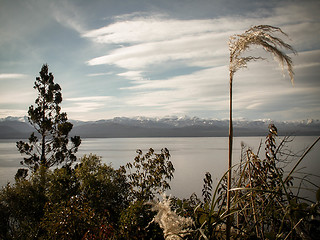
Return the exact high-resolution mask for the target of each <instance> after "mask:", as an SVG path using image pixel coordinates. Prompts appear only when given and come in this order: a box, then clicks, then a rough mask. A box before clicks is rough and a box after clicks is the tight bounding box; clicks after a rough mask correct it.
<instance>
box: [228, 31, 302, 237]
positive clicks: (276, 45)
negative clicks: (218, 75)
mask: <svg viewBox="0 0 320 240" xmlns="http://www.w3.org/2000/svg"><path fill="white" fill-rule="evenodd" d="M274 34H280V35H283V36H285V37H287V36H288V35H287V34H286V33H284V32H283V31H282V30H281V29H280V28H279V27H273V26H270V25H259V26H254V27H251V28H250V29H248V30H247V31H245V32H244V33H243V34H240V35H233V36H231V37H230V38H229V52H230V62H229V77H230V79H229V152H228V169H229V171H228V185H227V212H228V213H229V212H230V189H231V177H232V176H231V171H230V169H231V167H232V143H233V123H232V85H233V78H234V74H235V73H236V72H237V71H238V70H239V69H242V68H246V67H247V63H248V62H251V61H257V60H264V59H265V58H262V57H259V56H258V57H255V56H242V55H243V53H244V52H246V51H247V50H248V49H249V48H250V47H252V46H260V47H262V48H263V49H264V50H265V51H266V52H268V53H270V54H271V55H273V56H274V58H275V60H276V61H277V62H278V63H279V65H280V66H281V68H282V70H283V72H284V67H285V66H286V67H287V72H288V75H289V77H290V79H291V83H292V85H294V72H293V63H292V59H291V57H290V56H288V55H287V54H286V53H285V52H284V51H283V50H289V51H291V52H293V53H294V54H296V51H295V50H294V49H293V47H292V46H291V45H289V44H287V43H286V42H284V41H283V40H282V39H281V38H279V37H277V36H276V35H274ZM227 215H228V216H229V217H228V219H227V229H226V239H230V214H227Z"/></svg>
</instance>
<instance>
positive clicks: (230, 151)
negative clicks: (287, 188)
mask: <svg viewBox="0 0 320 240" xmlns="http://www.w3.org/2000/svg"><path fill="white" fill-rule="evenodd" d="M230 61H231V59H230ZM232 80H233V72H232V71H230V82H229V97H230V99H229V154H228V157H229V159H228V187H227V224H226V227H227V229H226V239H227V240H229V239H230V228H231V223H230V189H231V168H232V141H233V124H232Z"/></svg>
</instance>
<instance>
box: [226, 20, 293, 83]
mask: <svg viewBox="0 0 320 240" xmlns="http://www.w3.org/2000/svg"><path fill="white" fill-rule="evenodd" d="M276 32H278V33H281V34H282V35H285V36H287V34H286V33H284V32H283V31H282V30H281V29H280V28H278V27H273V26H269V25H259V26H254V27H251V28H250V29H249V30H247V31H246V32H245V33H243V34H241V35H234V36H231V37H230V40H229V51H230V66H229V70H230V74H232V75H233V74H234V73H235V72H236V71H237V70H238V69H240V68H246V67H247V62H250V61H256V60H263V58H261V57H252V56H249V57H241V55H242V53H243V52H245V51H246V50H247V49H248V48H249V47H250V46H251V45H258V46H262V47H263V49H264V50H265V51H266V52H269V53H271V54H272V55H273V56H274V57H275V59H276V60H277V61H278V62H279V64H280V66H281V67H282V69H283V68H284V65H286V66H287V70H288V74H289V76H290V79H291V83H292V85H293V79H294V77H293V75H294V73H293V69H292V60H291V58H290V57H289V56H288V55H286V54H285V53H284V52H283V51H281V50H280V49H281V48H283V49H287V50H290V51H292V52H293V53H296V51H295V50H294V49H293V48H292V46H290V45H289V44H287V43H285V42H284V41H283V40H282V39H280V38H278V37H276V36H274V35H273V33H276Z"/></svg>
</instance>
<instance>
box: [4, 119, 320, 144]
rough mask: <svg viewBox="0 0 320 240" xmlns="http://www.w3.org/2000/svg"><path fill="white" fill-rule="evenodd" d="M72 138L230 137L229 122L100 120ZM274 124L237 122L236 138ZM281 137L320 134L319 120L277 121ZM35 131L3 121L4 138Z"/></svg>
mask: <svg viewBox="0 0 320 240" xmlns="http://www.w3.org/2000/svg"><path fill="white" fill-rule="evenodd" d="M70 121H71V122H72V123H73V125H74V127H73V129H72V132H71V135H79V136H81V137H82V138H121V137H226V136H228V124H229V121H228V120H213V119H201V118H197V117H165V118H146V117H136V118H126V117H116V118H113V119H108V120H99V121H89V122H83V121H73V120H70ZM270 122H271V121H243V120H241V121H234V135H235V136H264V135H266V134H267V131H268V125H269V123H270ZM273 123H274V124H275V125H276V127H277V128H278V133H279V135H300V136H310V135H315V136H317V135H320V121H319V120H305V121H301V122H273ZM33 131H34V129H33V128H32V126H30V124H29V123H28V121H27V119H26V118H6V119H0V138H2V139H3V138H6V139H8V138H12V139H17V138H18V139H19V138H27V137H29V136H30V134H31V133H32V132H33Z"/></svg>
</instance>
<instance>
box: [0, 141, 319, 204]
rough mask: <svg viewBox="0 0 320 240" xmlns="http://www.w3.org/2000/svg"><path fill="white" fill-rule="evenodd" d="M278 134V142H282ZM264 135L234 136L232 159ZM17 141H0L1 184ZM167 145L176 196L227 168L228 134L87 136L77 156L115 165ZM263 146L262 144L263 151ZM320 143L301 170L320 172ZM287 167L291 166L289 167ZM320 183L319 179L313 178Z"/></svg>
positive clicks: (298, 145)
mask: <svg viewBox="0 0 320 240" xmlns="http://www.w3.org/2000/svg"><path fill="white" fill-rule="evenodd" d="M316 138H317V137H310V136H308V137H303V136H299V137H295V138H294V140H293V141H292V142H291V143H289V144H288V149H291V150H292V151H293V152H295V153H298V154H301V153H302V151H303V150H304V149H305V148H307V147H308V146H310V145H311V144H312V143H313V142H314V140H315V139H316ZM281 139H282V137H279V138H278V140H277V142H280V140H281ZM264 140H265V137H236V138H234V149H233V162H234V163H237V162H239V160H240V155H241V142H244V143H245V144H246V145H247V146H250V147H251V148H252V149H253V150H254V152H255V151H257V149H258V147H259V144H260V141H262V142H263V143H264ZM16 141H17V140H3V139H2V140H0V186H3V185H5V184H6V183H7V182H8V181H9V182H13V181H14V180H13V179H14V175H15V173H16V171H17V169H18V168H19V162H20V160H22V156H21V155H20V154H19V153H18V150H17V148H16V146H15V142H16ZM164 147H166V148H168V149H169V151H170V154H171V161H172V163H173V165H174V168H175V169H176V171H175V173H174V179H173V180H172V181H171V184H170V185H171V190H170V191H168V193H171V194H172V195H174V196H177V197H181V198H182V197H186V198H187V197H189V196H190V195H191V194H192V193H193V192H195V193H196V194H197V195H198V196H201V190H202V185H203V177H204V174H205V173H206V172H210V173H211V175H212V178H213V180H214V182H216V181H217V180H219V179H220V177H221V176H222V175H223V173H224V172H225V171H226V170H227V160H228V138H226V137H195V138H172V137H171V138H92V139H91V138H87V139H82V144H81V146H80V149H79V152H78V153H77V156H78V157H81V156H83V155H84V154H89V153H93V154H96V155H98V156H101V157H102V161H103V162H104V163H108V164H109V163H110V164H112V166H113V167H114V168H118V167H119V166H121V165H125V164H126V163H128V162H130V161H131V162H132V161H133V159H134V157H135V156H136V155H137V154H136V150H137V149H141V150H142V151H143V152H146V151H147V150H148V149H149V148H153V149H154V150H155V151H156V152H157V153H159V152H160V150H161V148H164ZM263 150H264V145H263V146H262V147H261V152H263ZM319 156H320V143H319V142H318V143H317V145H315V147H314V148H313V149H312V151H311V152H310V153H309V154H308V155H307V156H306V157H305V159H304V160H303V162H302V164H301V165H300V166H299V169H301V170H300V171H303V172H308V173H312V174H319V171H320V160H319ZM288 169H290V168H289V167H288ZM312 181H314V183H315V184H318V185H320V180H319V178H313V179H312Z"/></svg>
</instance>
